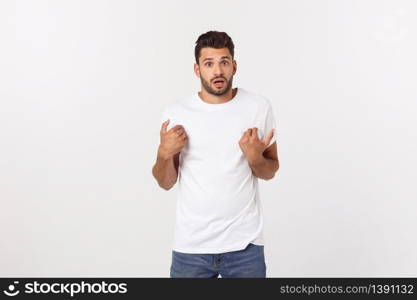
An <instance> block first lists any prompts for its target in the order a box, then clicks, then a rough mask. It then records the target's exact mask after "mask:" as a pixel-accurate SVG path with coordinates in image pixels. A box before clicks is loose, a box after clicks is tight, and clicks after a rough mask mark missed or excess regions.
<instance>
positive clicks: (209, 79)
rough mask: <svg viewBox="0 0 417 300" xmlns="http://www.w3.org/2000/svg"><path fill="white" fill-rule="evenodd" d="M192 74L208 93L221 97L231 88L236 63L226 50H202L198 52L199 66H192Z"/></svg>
mask: <svg viewBox="0 0 417 300" xmlns="http://www.w3.org/2000/svg"><path fill="white" fill-rule="evenodd" d="M194 72H195V73H196V75H197V76H198V77H200V80H201V85H202V87H203V88H204V89H205V90H206V91H207V92H208V93H210V94H212V95H216V96H221V95H224V94H226V93H227V92H228V91H229V90H230V89H231V88H232V83H233V75H234V74H235V73H236V61H235V60H233V59H232V55H231V54H230V51H229V49H228V48H221V49H215V48H203V49H201V51H200V58H199V64H198V65H197V64H194ZM217 81H221V82H217Z"/></svg>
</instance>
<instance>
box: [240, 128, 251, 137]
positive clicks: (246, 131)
mask: <svg viewBox="0 0 417 300" xmlns="http://www.w3.org/2000/svg"><path fill="white" fill-rule="evenodd" d="M246 136H249V129H248V130H245V132H243V134H242V138H244V137H246Z"/></svg>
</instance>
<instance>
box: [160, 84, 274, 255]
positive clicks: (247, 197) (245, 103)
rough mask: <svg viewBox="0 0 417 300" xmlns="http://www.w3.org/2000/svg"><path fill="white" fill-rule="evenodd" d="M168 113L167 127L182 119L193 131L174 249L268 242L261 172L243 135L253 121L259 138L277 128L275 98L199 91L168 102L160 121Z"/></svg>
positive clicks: (183, 160)
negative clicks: (225, 97)
mask: <svg viewBox="0 0 417 300" xmlns="http://www.w3.org/2000/svg"><path fill="white" fill-rule="evenodd" d="M167 119H170V123H169V125H168V127H167V130H169V129H171V128H172V127H174V126H175V125H177V124H179V125H182V126H183V127H184V130H185V132H186V133H187V137H188V142H187V144H186V145H185V146H184V148H183V149H182V150H181V153H180V159H179V162H180V165H179V170H178V181H177V188H178V190H177V193H178V194H177V207H176V224H175V238H174V246H173V250H175V251H178V252H183V253H201V254H203V253H205V254H208V253H213V254H214V253H224V252H229V251H237V250H242V249H244V248H245V247H246V246H247V244H248V243H253V244H257V245H263V244H264V237H263V216H262V208H261V202H260V199H259V191H258V178H257V177H255V176H254V175H253V174H252V170H251V169H250V167H249V164H248V162H247V160H246V158H245V156H244V155H243V153H242V150H241V149H240V147H239V140H240V138H241V137H242V135H243V133H244V132H245V131H246V130H247V129H249V128H252V127H257V128H258V136H259V138H260V139H263V138H264V137H265V136H266V135H267V134H268V133H269V131H270V130H271V129H275V118H274V113H273V109H272V106H271V103H270V101H269V100H268V99H266V98H265V97H263V96H261V95H258V94H254V93H252V92H249V91H246V90H244V89H242V88H238V91H237V93H236V95H235V97H233V98H232V99H231V100H229V101H228V102H225V103H221V104H210V103H207V102H204V101H203V100H202V99H201V98H200V97H199V95H198V92H196V93H195V94H193V95H192V96H190V97H186V98H183V99H181V100H178V101H176V102H174V103H171V104H169V105H168V106H166V108H165V109H164V111H163V114H162V118H161V123H162V122H165V121H166V120H167ZM275 135H276V132H275V130H274V136H273V138H272V140H271V142H270V144H269V145H272V144H273V143H274V142H275V141H276V137H275Z"/></svg>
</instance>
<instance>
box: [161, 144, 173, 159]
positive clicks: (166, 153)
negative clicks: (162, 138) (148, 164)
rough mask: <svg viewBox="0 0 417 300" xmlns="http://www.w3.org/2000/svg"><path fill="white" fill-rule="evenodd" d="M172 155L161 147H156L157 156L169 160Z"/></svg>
mask: <svg viewBox="0 0 417 300" xmlns="http://www.w3.org/2000/svg"><path fill="white" fill-rule="evenodd" d="M172 156H173V155H170V154H169V153H168V152H167V151H166V150H165V149H164V148H163V147H161V146H159V148H158V158H160V159H162V160H169V159H170V158H171V157H172Z"/></svg>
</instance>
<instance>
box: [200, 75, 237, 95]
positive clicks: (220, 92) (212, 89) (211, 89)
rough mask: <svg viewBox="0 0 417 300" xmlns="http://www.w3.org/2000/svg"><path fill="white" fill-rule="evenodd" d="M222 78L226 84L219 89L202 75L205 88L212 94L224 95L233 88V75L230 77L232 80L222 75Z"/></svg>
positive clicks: (201, 78)
mask: <svg viewBox="0 0 417 300" xmlns="http://www.w3.org/2000/svg"><path fill="white" fill-rule="evenodd" d="M222 79H223V80H224V81H225V85H224V86H223V87H222V88H220V89H218V88H216V87H212V86H211V84H210V82H208V81H207V80H205V79H204V78H203V77H202V76H200V80H201V84H202V85H203V87H204V89H205V90H206V91H207V92H208V93H209V94H212V95H215V96H222V95H224V94H226V93H227V92H228V91H229V90H230V89H231V88H232V84H233V76H232V77H230V80H226V78H224V77H222Z"/></svg>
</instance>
